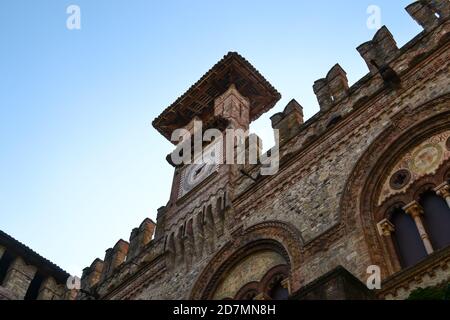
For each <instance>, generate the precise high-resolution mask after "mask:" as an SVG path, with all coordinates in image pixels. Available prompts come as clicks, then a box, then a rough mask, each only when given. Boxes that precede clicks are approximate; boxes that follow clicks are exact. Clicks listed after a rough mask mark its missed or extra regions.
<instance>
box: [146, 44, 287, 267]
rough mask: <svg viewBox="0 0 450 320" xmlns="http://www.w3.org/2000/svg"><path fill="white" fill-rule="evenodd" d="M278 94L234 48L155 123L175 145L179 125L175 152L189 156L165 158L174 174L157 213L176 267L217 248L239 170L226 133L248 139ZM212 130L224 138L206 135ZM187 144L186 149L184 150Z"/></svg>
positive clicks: (167, 247) (276, 99)
mask: <svg viewBox="0 0 450 320" xmlns="http://www.w3.org/2000/svg"><path fill="white" fill-rule="evenodd" d="M280 98H281V96H280V94H279V93H278V92H277V91H276V90H275V89H274V88H273V87H272V85H270V83H268V82H267V80H265V79H264V77H263V76H262V75H261V74H260V73H259V72H258V71H257V70H256V69H255V68H254V67H253V66H252V65H251V64H250V63H249V62H248V61H247V60H245V59H244V58H243V57H242V56H240V55H239V54H237V53H235V52H230V53H228V54H227V55H226V56H225V57H224V58H223V59H222V60H221V61H219V62H218V63H217V64H216V65H215V66H213V67H212V68H211V69H210V70H209V71H208V72H207V73H206V74H205V75H204V76H203V77H202V78H201V79H200V80H199V81H198V82H197V83H195V84H194V85H193V86H192V87H191V88H190V89H189V90H188V91H187V92H186V93H185V94H183V95H182V96H181V97H179V98H178V99H177V100H176V101H175V102H174V103H173V104H172V105H170V106H169V107H168V108H167V109H166V110H164V111H163V112H162V113H161V115H160V116H158V117H157V118H156V119H155V120H154V121H153V126H154V127H155V128H156V129H157V130H158V131H159V132H160V133H161V134H162V135H163V136H164V137H165V138H166V139H168V140H170V141H171V142H172V143H174V144H175V143H177V142H178V141H172V140H171V138H172V134H173V133H174V131H175V130H180V129H181V130H182V132H184V134H183V139H182V141H181V142H179V144H178V146H177V148H176V149H175V151H174V153H175V152H176V153H177V154H178V153H180V154H181V156H182V157H183V159H191V161H188V162H183V163H181V164H180V163H175V162H174V161H172V160H173V154H170V155H168V156H167V160H168V162H169V163H170V164H171V165H173V166H174V168H175V174H174V178H173V184H172V191H171V194H170V199H169V202H168V203H167V205H166V206H165V207H163V208H161V209H160V211H159V214H158V225H159V226H164V230H161V229H162V228H160V231H161V232H162V231H164V233H165V234H168V236H167V239H166V245H165V249H166V250H167V251H169V252H173V256H172V262H174V263H175V264H176V265H180V264H182V265H184V264H185V263H186V264H187V265H189V264H191V263H193V260H195V257H201V256H202V255H204V254H205V252H210V253H212V252H214V250H215V248H216V246H215V244H216V243H217V242H218V241H219V240H220V236H221V234H223V233H224V232H226V230H227V228H226V225H227V221H230V220H229V218H230V215H232V210H231V209H230V208H232V198H233V180H234V179H233V178H234V177H235V175H236V174H239V170H237V168H238V166H237V165H233V164H231V165H230V164H229V163H228V161H226V159H227V158H226V151H227V150H226V148H225V145H226V144H225V143H224V141H225V140H226V139H222V137H224V134H225V132H229V130H233V131H240V132H243V133H244V139H245V138H246V137H247V135H248V130H249V125H250V123H251V122H252V121H254V120H256V119H257V118H259V117H260V116H261V115H262V114H263V113H265V112H267V111H268V110H270V109H271V108H272V107H273V106H274V105H275V104H276V102H277V101H278V100H279V99H280ZM209 129H213V130H214V132H216V133H217V134H218V135H220V137H221V139H217V137H216V136H215V137H214V138H216V139H214V138H211V137H209V138H206V135H207V134H205V133H206V132H208V131H210V130H209ZM199 140H200V145H198V142H199ZM183 144H184V145H186V146H187V148H181V150H182V151H183V152H180V146H181V147H183ZM199 149H200V150H201V152H198V151H199ZM186 150H188V152H186ZM183 153H184V154H183ZM227 213H228V214H227ZM227 215H228V216H227ZM194 233H201V236H200V237H199V236H198V234H197V235H196V237H195V239H196V241H197V243H196V244H195V245H192V246H190V245H189V243H190V242H189V238H192V241H193V239H194ZM199 239H202V240H201V242H203V243H201V244H200V243H199V241H200V240H199ZM194 251H195V252H194Z"/></svg>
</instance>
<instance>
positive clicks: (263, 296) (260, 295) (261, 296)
mask: <svg viewBox="0 0 450 320" xmlns="http://www.w3.org/2000/svg"><path fill="white" fill-rule="evenodd" d="M253 300H271V299H270V297H269V296H268V295H267V294H265V293H264V292H262V293H260V294H258V295H257V296H255V297H254V298H253Z"/></svg>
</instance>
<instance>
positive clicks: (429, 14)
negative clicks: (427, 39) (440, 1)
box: [406, 1, 439, 31]
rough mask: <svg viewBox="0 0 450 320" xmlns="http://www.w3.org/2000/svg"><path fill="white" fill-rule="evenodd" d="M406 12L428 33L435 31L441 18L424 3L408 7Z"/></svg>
mask: <svg viewBox="0 0 450 320" xmlns="http://www.w3.org/2000/svg"><path fill="white" fill-rule="evenodd" d="M406 11H407V12H408V13H409V15H410V16H411V17H412V18H413V19H414V20H415V21H416V22H417V23H418V24H419V25H420V26H422V27H423V28H424V29H425V30H426V31H428V30H431V29H434V28H435V27H436V26H437V25H438V24H439V18H438V17H437V16H436V15H435V13H434V12H433V11H432V10H431V9H430V7H429V6H427V5H425V4H424V2H423V1H416V2H414V3H412V4H410V5H409V6H407V7H406Z"/></svg>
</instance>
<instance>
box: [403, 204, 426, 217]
mask: <svg viewBox="0 0 450 320" xmlns="http://www.w3.org/2000/svg"><path fill="white" fill-rule="evenodd" d="M403 210H404V211H405V212H406V213H407V214H409V215H410V216H411V217H413V218H415V217H420V216H421V215H423V208H422V206H421V205H420V204H419V203H418V202H417V201H413V202H411V203H409V204H407V205H406V206H404V207H403Z"/></svg>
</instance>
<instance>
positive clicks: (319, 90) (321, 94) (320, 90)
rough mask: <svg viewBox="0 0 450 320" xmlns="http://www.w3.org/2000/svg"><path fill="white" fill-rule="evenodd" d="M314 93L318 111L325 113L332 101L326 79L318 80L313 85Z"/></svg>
mask: <svg viewBox="0 0 450 320" xmlns="http://www.w3.org/2000/svg"><path fill="white" fill-rule="evenodd" d="M313 90H314V93H315V95H316V97H317V101H318V102H319V106H320V110H321V111H326V110H328V109H329V108H331V106H332V105H333V99H332V97H331V91H330V87H329V85H328V80H327V79H324V78H323V79H319V80H317V81H316V82H314V85H313Z"/></svg>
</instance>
